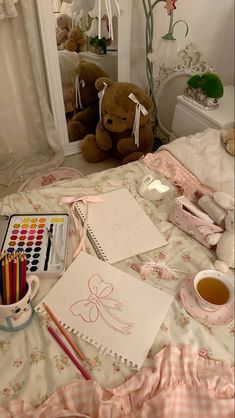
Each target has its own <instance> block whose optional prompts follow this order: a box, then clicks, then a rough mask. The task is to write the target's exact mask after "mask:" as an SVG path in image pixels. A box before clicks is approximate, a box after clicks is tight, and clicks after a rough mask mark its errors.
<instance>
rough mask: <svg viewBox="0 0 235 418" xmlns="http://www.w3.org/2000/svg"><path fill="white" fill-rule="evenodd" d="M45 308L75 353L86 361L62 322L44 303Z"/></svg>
mask: <svg viewBox="0 0 235 418" xmlns="http://www.w3.org/2000/svg"><path fill="white" fill-rule="evenodd" d="M43 306H44V308H45V309H46V311H47V313H48V314H49V316H50V318H51V319H52V321H53V322H54V323H55V324H56V325H57V327H58V328H59V330H60V331H61V333H62V334H63V335H64V337H65V338H66V340H67V341H68V342H69V344H70V345H71V347H72V348H73V350H74V351H75V353H76V354H77V355H78V356H79V357H80V359H81V360H84V359H85V356H84V354H83V353H82V352H81V350H80V349H79V348H78V347H77V346H76V344H75V343H74V341H73V340H72V338H71V337H70V335H69V333H68V332H67V331H66V330H65V329H64V327H63V326H62V325H61V323H60V321H59V320H58V319H57V318H56V316H55V314H54V313H53V312H52V310H51V309H50V308H49V306H48V305H47V304H46V303H45V302H44V303H43Z"/></svg>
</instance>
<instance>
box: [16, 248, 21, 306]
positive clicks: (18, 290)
mask: <svg viewBox="0 0 235 418" xmlns="http://www.w3.org/2000/svg"><path fill="white" fill-rule="evenodd" d="M15 299H16V300H15V301H16V302H18V301H19V300H20V266H19V257H18V255H16V298H15Z"/></svg>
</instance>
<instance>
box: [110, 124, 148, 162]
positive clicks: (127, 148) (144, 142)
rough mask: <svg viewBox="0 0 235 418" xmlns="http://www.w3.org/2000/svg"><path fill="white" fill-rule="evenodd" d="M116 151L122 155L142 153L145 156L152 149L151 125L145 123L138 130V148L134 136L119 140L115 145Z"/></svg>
mask: <svg viewBox="0 0 235 418" xmlns="http://www.w3.org/2000/svg"><path fill="white" fill-rule="evenodd" d="M117 148H118V151H119V152H120V153H121V154H122V155H128V154H130V153H132V152H142V153H144V154H146V153H147V152H151V151H152V148H153V132H152V127H151V123H147V124H146V125H145V126H143V127H142V128H140V130H139V146H138V147H137V145H136V144H135V138H134V136H131V137H128V138H121V139H120V140H119V142H118V145H117Z"/></svg>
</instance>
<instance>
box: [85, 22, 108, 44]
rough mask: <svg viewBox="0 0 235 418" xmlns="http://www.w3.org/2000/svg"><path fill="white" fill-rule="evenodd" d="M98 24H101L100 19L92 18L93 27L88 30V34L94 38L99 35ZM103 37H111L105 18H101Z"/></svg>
mask: <svg viewBox="0 0 235 418" xmlns="http://www.w3.org/2000/svg"><path fill="white" fill-rule="evenodd" d="M98 26H99V22H98V19H97V18H95V19H93V20H92V22H91V27H90V29H89V30H88V31H86V32H85V33H86V35H87V36H90V37H92V38H95V37H96V36H97V33H98ZM101 38H105V39H109V32H108V29H107V22H106V20H104V19H101Z"/></svg>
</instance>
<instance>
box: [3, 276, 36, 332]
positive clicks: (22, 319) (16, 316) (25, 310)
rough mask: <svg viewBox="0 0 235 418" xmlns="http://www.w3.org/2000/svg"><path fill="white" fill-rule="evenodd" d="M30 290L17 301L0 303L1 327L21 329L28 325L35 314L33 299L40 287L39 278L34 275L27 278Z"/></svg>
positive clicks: (6, 329)
mask: <svg viewBox="0 0 235 418" xmlns="http://www.w3.org/2000/svg"><path fill="white" fill-rule="evenodd" d="M26 281H27V285H28V290H27V292H26V294H25V295H24V297H23V298H22V299H20V300H19V301H18V302H16V303H12V304H9V305H1V304H0V329H2V330H4V331H19V330H21V329H23V328H24V327H26V326H27V325H28V324H29V323H30V321H31V319H32V315H33V308H32V304H31V301H32V299H33V298H34V297H35V296H36V294H37V291H38V289H39V278H38V277H37V276H34V275H30V276H27V278H26Z"/></svg>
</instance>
